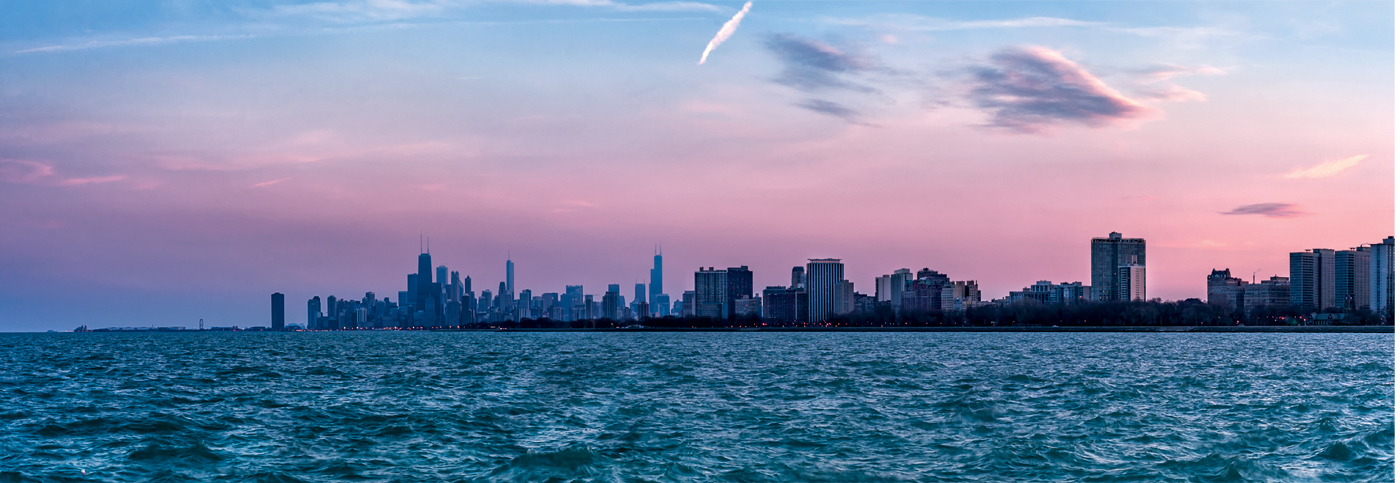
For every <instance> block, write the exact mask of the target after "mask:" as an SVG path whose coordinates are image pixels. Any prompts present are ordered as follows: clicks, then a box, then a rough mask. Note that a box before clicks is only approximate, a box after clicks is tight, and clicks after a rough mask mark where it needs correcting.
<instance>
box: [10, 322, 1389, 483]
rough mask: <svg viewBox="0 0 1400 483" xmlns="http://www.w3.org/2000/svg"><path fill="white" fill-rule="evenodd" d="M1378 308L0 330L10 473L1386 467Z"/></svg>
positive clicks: (987, 475)
mask: <svg viewBox="0 0 1400 483" xmlns="http://www.w3.org/2000/svg"><path fill="white" fill-rule="evenodd" d="M1394 360H1395V359H1394V336H1393V335H1392V334H1170V333H1147V334H1132V333H1103V334H1091V333H1070V334H1063V333H1055V334H1044V333H1038V334H1037V333H1031V334H1007V333H840V334H836V333H777V334H773V333H655V332H648V333H193V334H178V333H167V334H159V333H157V334H10V335H0V482H5V481H53V482H59V481H63V482H77V481H94V482H98V481H164V482H178V481H233V482H239V481H256V482H296V481H305V482H312V481H404V482H408V481H615V482H643V481H735V482H748V481H752V482H763V481H989V482H1001V481H1104V482H1107V481H1200V482H1232V481H1392V480H1393V478H1394V476H1393V475H1394V473H1393V472H1394V454H1395V453H1394V449H1395V433H1394V430H1393V428H1394V423H1395V408H1394V406H1393V401H1394V386H1393V385H1392V383H1393V381H1394V378H1395V377H1394Z"/></svg>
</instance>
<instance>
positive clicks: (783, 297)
mask: <svg viewBox="0 0 1400 483" xmlns="http://www.w3.org/2000/svg"><path fill="white" fill-rule="evenodd" d="M763 318H765V319H770V320H776V321H781V322H787V323H792V322H796V321H797V289H793V288H789V287H781V286H774V287H768V288H765V289H763Z"/></svg>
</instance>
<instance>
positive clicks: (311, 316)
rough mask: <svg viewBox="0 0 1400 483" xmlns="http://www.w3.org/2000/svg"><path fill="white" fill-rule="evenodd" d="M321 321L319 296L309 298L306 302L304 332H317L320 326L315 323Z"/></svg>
mask: <svg viewBox="0 0 1400 483" xmlns="http://www.w3.org/2000/svg"><path fill="white" fill-rule="evenodd" d="M320 319H321V296H320V295H317V296H315V297H311V300H307V301H306V330H317V329H320V328H321V326H319V325H317V322H318V321H320Z"/></svg>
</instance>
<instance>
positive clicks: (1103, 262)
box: [1089, 232, 1147, 302]
mask: <svg viewBox="0 0 1400 483" xmlns="http://www.w3.org/2000/svg"><path fill="white" fill-rule="evenodd" d="M1131 265H1138V266H1141V267H1142V269H1141V270H1139V271H1138V272H1141V274H1142V275H1143V277H1144V280H1143V282H1142V283H1143V285H1142V287H1141V288H1142V297H1143V298H1146V297H1147V286H1146V275H1147V241H1146V240H1144V239H1142V238H1123V234H1122V233H1118V232H1112V233H1109V234H1108V238H1095V239H1093V240H1092V241H1090V242H1089V275H1090V280H1089V282H1090V283H1091V284H1092V286H1091V287H1090V288H1089V290H1090V293H1091V294H1092V295H1093V300H1095V301H1099V302H1109V301H1116V300H1120V299H1121V298H1120V297H1121V294H1123V293H1130V292H1132V287H1126V288H1125V287H1123V286H1122V285H1123V281H1121V280H1120V279H1119V277H1118V275H1119V273H1120V271H1119V267H1123V266H1131ZM1128 273H1135V272H1134V271H1133V270H1129V271H1128ZM1128 282H1131V280H1129V281H1128ZM1125 290H1127V292H1125Z"/></svg>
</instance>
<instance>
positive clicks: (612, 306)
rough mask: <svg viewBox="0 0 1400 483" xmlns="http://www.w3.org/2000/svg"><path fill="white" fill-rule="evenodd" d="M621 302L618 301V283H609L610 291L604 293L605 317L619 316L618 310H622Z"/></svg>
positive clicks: (603, 315) (603, 314) (603, 316)
mask: <svg viewBox="0 0 1400 483" xmlns="http://www.w3.org/2000/svg"><path fill="white" fill-rule="evenodd" d="M620 305H621V304H619V303H618V295H617V284H612V285H608V291H607V292H604V293H603V313H602V314H601V315H602V318H604V319H616V318H618V315H617V314H618V312H621V311H622V307H621V306H620Z"/></svg>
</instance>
